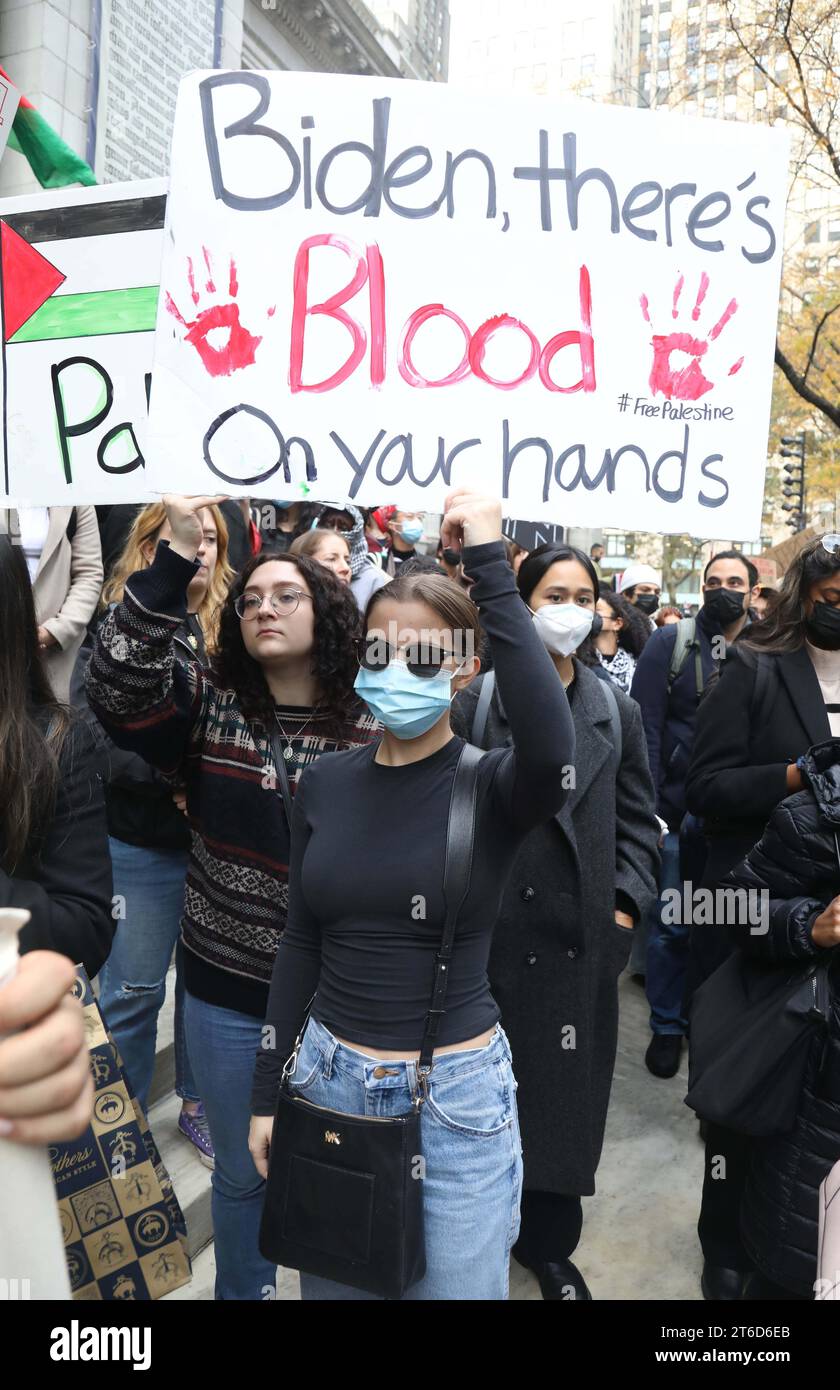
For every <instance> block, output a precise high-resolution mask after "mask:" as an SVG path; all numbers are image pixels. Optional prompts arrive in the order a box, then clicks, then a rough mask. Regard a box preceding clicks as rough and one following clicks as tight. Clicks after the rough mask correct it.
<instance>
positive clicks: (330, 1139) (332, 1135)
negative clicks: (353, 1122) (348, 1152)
mask: <svg viewBox="0 0 840 1390" xmlns="http://www.w3.org/2000/svg"><path fill="white" fill-rule="evenodd" d="M324 1142H325V1143H326V1144H340V1143H341V1135H340V1134H339V1132H338V1130H337V1129H325V1130H324Z"/></svg>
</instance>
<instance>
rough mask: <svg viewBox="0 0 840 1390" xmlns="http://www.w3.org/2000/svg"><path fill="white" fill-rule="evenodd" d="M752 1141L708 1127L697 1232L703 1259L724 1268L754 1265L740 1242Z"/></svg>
mask: <svg viewBox="0 0 840 1390" xmlns="http://www.w3.org/2000/svg"><path fill="white" fill-rule="evenodd" d="M751 1142H752V1141H751V1140H750V1138H749V1136H748V1135H746V1134H736V1133H735V1132H734V1130H731V1129H724V1128H723V1127H722V1126H721V1125H713V1124H710V1125H709V1126H708V1128H707V1130H706V1172H705V1176H704V1178H703V1200H702V1203H701V1205H700V1220H699V1221H698V1223H697V1233H698V1235H699V1237H700V1244H701V1246H702V1247H703V1256H704V1258H705V1259H707V1260H708V1261H709V1263H710V1264H713V1265H722V1266H723V1267H724V1268H725V1269H741V1270H744V1271H746V1270H749V1269H751V1268H752V1264H751V1262H750V1259H749V1257H748V1255H747V1252H746V1251H745V1249H744V1247H743V1244H742V1242H741V1198H742V1196H743V1193H744V1186H745V1184H746V1181H747V1172H748V1170H749V1161H750V1145H751ZM721 1160H723V1162H721ZM716 1173H717V1174H718V1176H715V1174H716ZM721 1174H723V1175H721Z"/></svg>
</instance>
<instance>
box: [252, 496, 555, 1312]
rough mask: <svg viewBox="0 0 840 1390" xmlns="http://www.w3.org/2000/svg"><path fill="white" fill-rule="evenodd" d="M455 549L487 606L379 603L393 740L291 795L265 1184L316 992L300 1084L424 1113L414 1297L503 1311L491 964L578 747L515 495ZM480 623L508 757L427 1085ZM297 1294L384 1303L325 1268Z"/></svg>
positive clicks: (393, 589) (444, 600)
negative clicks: (457, 715) (518, 536)
mask: <svg viewBox="0 0 840 1390" xmlns="http://www.w3.org/2000/svg"><path fill="white" fill-rule="evenodd" d="M441 536H442V539H443V543H444V545H445V546H455V547H456V548H458V549H459V550H461V549H462V547H463V563H464V569H465V571H466V573H467V574H468V575H469V576H470V577H471V578H472V579H473V581H474V584H473V589H472V598H473V599H474V600H475V602H473V601H472V600H471V599H470V598H468V597H467V595H466V594H465V593H464V591H463V589H462V588H461V587H460V586H458V585H457V584H454V583H453V582H452V581H451V580H449V579H447V578H446V577H445V576H443V575H426V574H415V575H406V576H405V577H401V576H399V575H398V576H397V577H396V579H395V580H394V581H393V583H392V584H389V585H387V587H386V588H384V589H381V590H380V591H379V592H378V593H377V594H376V595H374V597H373V599H372V600H371V602H370V604H369V606H368V612H367V632H366V636H365V638H364V641H363V643H362V646H361V649H360V669H359V675H358V678H357V680H356V690H357V691H358V693H359V694H360V695H361V696H362V698H363V699H364V700H365V701H366V703H367V705H368V707H369V709H370V710H371V712H372V713H373V714H375V715H376V717H377V718H378V719H379V720H380V721H381V722H382V724H383V725H384V728H385V732H384V734H383V735H382V738H381V740H380V741H379V742H378V743H377V744H376V745H374V746H372V747H371V748H369V749H367V750H364V751H361V750H360V751H358V752H356V751H353V752H351V753H348V754H346V755H345V754H342V755H341V757H338V758H331V759H327V760H325V761H324V762H322V763H321V764H320V765H318V766H317V767H314V768H312V769H311V770H309V771H308V772H307V774H306V776H305V777H304V779H303V781H302V783H301V786H300V788H299V790H298V794H297V797H296V799H295V807H294V820H293V826H292V855H291V864H290V900H289V923H288V926H287V928H286V931H285V933H284V935H283V939H282V942H281V945H280V950H279V952H278V957H277V961H276V964H275V970H274V976H273V980H272V987H271V995H270V999H269V1007H268V1014H267V1016H266V1023H267V1026H270V1027H271V1029H272V1030H273V1037H274V1038H275V1046H274V1047H273V1048H272V1050H271V1051H260V1052H259V1054H258V1058H257V1066H256V1072H255V1078H254V1092H253V1113H254V1118H253V1120H252V1123H251V1152H252V1154H253V1156H254V1161H255V1163H256V1165H257V1168H258V1170H259V1172H260V1173H261V1174H265V1173H266V1171H267V1164H268V1154H269V1148H270V1142H271V1133H272V1128H273V1123H274V1122H273V1119H272V1118H271V1117H272V1116H273V1115H274V1112H275V1107H276V1102H277V1094H278V1088H279V1084H280V1074H281V1071H282V1068H283V1064H284V1062H285V1061H286V1059H287V1058H288V1057H289V1056H290V1054H291V1053H292V1050H293V1046H294V1041H295V1037H296V1035H297V1033H298V1031H299V1030H300V1028H301V1024H302V1022H303V1020H304V1017H305V1015H306V1008H307V1004H308V1003H309V1001H310V1000H311V999H313V996H314V999H313V1002H312V1008H311V1013H310V1016H309V1021H308V1023H307V1025H306V1030H305V1033H304V1036H303V1042H302V1046H301V1050H300V1053H299V1055H298V1057H297V1064H296V1069H295V1073H294V1081H293V1083H292V1088H293V1090H294V1091H295V1092H296V1093H298V1094H300V1095H301V1096H303V1097H304V1098H305V1099H307V1100H309V1101H312V1102H313V1103H314V1104H315V1105H323V1106H328V1107H330V1108H332V1109H335V1110H339V1111H344V1112H349V1113H351V1114H362V1115H363V1114H376V1115H382V1116H390V1115H398V1114H404V1113H406V1112H407V1111H408V1110H409V1109H410V1107H411V1105H412V1103H417V1104H419V1105H420V1107H421V1109H420V1113H421V1132H422V1146H423V1147H422V1153H423V1160H424V1165H425V1174H426V1180H425V1181H424V1183H423V1194H424V1213H423V1217H424V1225H425V1244H426V1265H427V1270H426V1274H425V1276H424V1277H423V1279H421V1280H420V1281H419V1283H416V1284H415V1285H413V1286H412V1287H411V1288H410V1289H409V1290H408V1293H407V1294H406V1297H407V1298H408V1299H410V1300H432V1299H503V1298H505V1297H506V1296H507V1285H508V1255H509V1251H510V1247H511V1244H512V1242H513V1241H514V1240H515V1239H516V1233H517V1229H518V1225H519V1201H520V1187H521V1173H522V1168H521V1148H520V1140H519V1131H518V1126H517V1117H516V1101H515V1089H516V1082H515V1081H514V1078H513V1073H512V1070H511V1054H510V1049H509V1046H508V1042H507V1039H506V1037H505V1034H504V1033H503V1032H502V1030H501V1028H500V1027H499V1008H498V1005H497V1003H496V1001H495V1000H494V998H493V995H492V993H491V991H490V988H489V986H488V983H487V956H488V952H489V948H490V938H491V934H492V930H493V924H494V922H495V920H496V915H497V911H498V907H499V901H500V898H501V895H502V892H503V889H504V885H505V880H506V878H507V875H508V872H509V869H510V867H511V865H512V863H513V860H514V857H515V854H516V850H517V847H518V845H519V844H520V843H521V841H522V840H523V838H524V837H525V836H526V835H527V834H528V832H529V831H530V830H531V829H532V828H533V827H534V826H535V825H537V824H540V823H541V822H543V821H544V820H546V819H548V818H549V817H550V816H551V815H553V814H554V813H555V812H556V811H558V810H559V809H560V808H561V806H562V805H563V802H564V799H565V796H566V792H565V790H564V784H565V785H568V776H569V771H570V766H571V764H572V762H573V757H574V739H573V736H572V726H571V718H570V715H569V707H568V702H567V700H566V696H565V694H564V691H563V685H562V683H561V682H560V681H558V680H557V677H556V672H555V669H554V666H553V665H552V661H551V658H550V657H549V655H548V654H547V652H546V650H545V647H544V645H543V643H542V641H541V640H540V637H539V635H538V633H537V631H536V629H535V627H534V625H533V623H532V622H531V618H530V615H529V613H528V610H527V608H526V607H525V605H524V604H523V603H522V601H521V599H520V598H519V596H518V594H517V592H516V583H515V580H514V576H513V572H512V570H511V568H510V566H509V564H508V562H507V557H506V554H505V548H504V542H503V540H502V529H501V508H500V505H499V503H498V502H497V501H495V500H492V499H488V498H484V497H479V496H476V495H475V494H472V493H469V492H456V493H452V494H451V495H450V496H449V498H448V499H447V502H446V513H445V516H444V522H443V528H442V532H441ZM476 605H477V607H476ZM479 612H480V614H481V620H482V624H483V626H484V629H485V632H486V633H487V636H488V638H489V641H490V643H491V646H492V649H493V657H494V662H495V668H496V678H497V680H498V685H499V689H500V690H501V691H502V693H503V697H504V700H505V704H506V707H507V708H508V711H509V715H510V726H511V734H512V747H510V748H498V749H495V750H493V751H491V752H489V753H488V754H487V755H486V756H485V758H484V759H483V760H482V762H481V764H480V767H479V771H478V792H477V803H476V832H475V844H474V855H473V862H472V873H471V878H470V887H469V891H468V893H467V895H466V898H465V899H464V903H463V905H462V907H461V910H460V913H459V916H458V923H457V931H456V936H455V948H454V954H453V957H452V961H451V965H450V968H449V971H450V979H449V986H448V992H447V995H446V1000H445V1005H446V1008H445V1013H444V1016H443V1019H442V1021H441V1023H440V1028H439V1032H438V1034H437V1039H438V1045H437V1047H436V1048H435V1051H434V1055H433V1065H432V1069H431V1072H430V1074H429V1076H428V1085H427V1087H426V1088H421V1089H418V1082H417V1068H416V1062H417V1059H418V1058H419V1055H420V1054H419V1050H420V1043H421V1040H422V1038H423V1035H424V1031H425V1022H426V1016H427V1012H428V1008H429V998H430V990H431V985H432V981H433V979H434V975H435V956H436V953H437V951H438V948H439V946H440V941H441V934H442V928H443V920H444V895H443V880H444V863H445V857H446V848H447V821H448V811H449V803H450V798H451V794H452V786H453V780H454V776H455V770H456V767H457V764H458V760H459V758H460V754H461V749H462V747H463V740H462V739H460V738H458V737H457V736H456V735H455V734H453V731H452V727H451V724H450V707H451V703H452V699H453V697H454V696H455V694H456V692H457V691H459V690H463V689H464V688H465V687H466V686H467V685H469V683H470V681H471V680H472V679H473V678H474V676H475V675H476V673H477V670H478V665H479V663H478V660H477V659H476V656H475V654H474V653H475V650H476V647H477V642H478V636H479V626H478V614H479ZM301 1292H302V1296H303V1297H304V1298H305V1299H331V1298H340V1299H345V1298H346V1299H364V1298H370V1297H371V1295H368V1294H363V1293H361V1292H359V1291H358V1290H355V1289H350V1288H348V1287H346V1286H344V1285H340V1284H336V1283H333V1282H331V1281H329V1280H325V1279H321V1278H316V1277H314V1276H312V1275H307V1274H303V1275H301Z"/></svg>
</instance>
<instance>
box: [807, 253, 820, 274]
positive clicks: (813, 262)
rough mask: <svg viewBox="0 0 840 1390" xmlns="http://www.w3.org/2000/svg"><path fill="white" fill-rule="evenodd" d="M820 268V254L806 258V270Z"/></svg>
mask: <svg viewBox="0 0 840 1390" xmlns="http://www.w3.org/2000/svg"><path fill="white" fill-rule="evenodd" d="M819 268H820V258H819V256H808V257H807V258H806V260H805V269H806V270H810V271H815V270H819Z"/></svg>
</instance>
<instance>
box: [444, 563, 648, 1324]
mask: <svg viewBox="0 0 840 1390" xmlns="http://www.w3.org/2000/svg"><path fill="white" fill-rule="evenodd" d="M517 588H518V589H519V594H520V597H521V598H522V599H523V600H524V602H525V603H526V604H527V605H528V608H529V609H530V611H531V613H532V614H533V627H534V631H535V632H536V633H537V634H538V635H539V637H540V639H541V641H542V644H543V646H544V647H545V648H546V650H547V651H548V653H549V655H550V657H551V659H552V662H553V664H554V669H555V671H556V673H557V679H558V681H559V682H562V684H563V685H564V686H565V689H566V695H567V697H568V700H569V709H570V710H571V714H572V720H573V722H574V727H575V738H576V744H575V760H574V767H573V768H570V769H569V797H568V800H567V801H566V803H565V805H564V806H563V808H562V810H561V811H560V812H559V813H557V814H555V815H553V816H547V817H544V818H543V820H542V821H541V823H540V824H539V825H537V826H536V827H535V828H534V829H533V830H532V831H531V833H530V834H529V835H528V837H527V838H526V840H525V842H524V843H523V844H522V845H521V846H520V848H519V851H518V854H517V857H516V860H515V861H514V866H513V871H512V873H511V876H510V879H509V881H508V885H507V888H506V889H505V892H504V895H503V898H502V904H501V910H500V913H499V918H498V922H497V924H496V931H495V935H494V939H493V944H492V946H491V951H490V961H489V966H488V975H489V979H490V987H491V990H492V991H493V993H494V997H495V998H497V999H498V1000H499V1004H500V1007H501V1009H502V1014H503V1017H504V1020H505V1023H504V1026H505V1029H506V1030H507V1032H508V1034H509V1036H510V1040H511V1046H512V1049H513V1053H514V1056H515V1057H516V1058H517V1072H516V1075H517V1079H518V1081H519V1090H518V1093H517V1095H518V1100H519V1114H520V1121H521V1124H522V1139H523V1149H524V1153H525V1174H524V1195H523V1201H522V1224H521V1229H520V1234H519V1239H518V1241H517V1243H516V1245H515V1246H514V1249H513V1254H514V1257H515V1258H516V1259H517V1260H518V1261H519V1263H520V1264H523V1265H525V1266H526V1267H527V1268H529V1269H531V1270H533V1272H534V1273H535V1274H536V1276H537V1279H538V1281H539V1285H540V1289H541V1291H542V1295H543V1297H544V1298H545V1299H567V1298H568V1297H569V1290H570V1289H571V1290H572V1291H573V1297H575V1298H581V1299H588V1298H590V1297H591V1295H590V1293H589V1290H588V1288H587V1284H586V1280H585V1277H584V1274H583V1273H582V1272H581V1271H580V1269H578V1268H577V1266H576V1265H575V1264H574V1263H573V1256H574V1252H575V1249H576V1247H577V1244H578V1241H579V1239H580V1234H581V1228H582V1223H583V1206H584V1204H583V1202H582V1200H581V1199H582V1198H583V1197H586V1196H590V1195H591V1194H592V1193H594V1191H595V1173H596V1170H597V1167H598V1160H599V1158H600V1154H601V1145H602V1143H603V1138H604V1124H605V1121H606V1115H607V1103H608V1100H609V1094H610V1085H611V1082H612V1074H613V1066H614V1063H615V1051H616V1040H617V1034H618V977H619V975H620V973H621V971H622V970H623V968H624V966H625V964H626V962H627V958H628V956H629V954H630V947H631V945H632V942H633V929H634V927H635V924H636V922H638V921H639V920H640V919H641V918H642V917H643V916H644V914H645V912H646V911H647V907H648V904H649V903H650V902H651V901H652V899H653V896H654V893H655V887H656V865H657V857H658V856H657V850H656V846H657V840H658V838H659V825H658V823H657V820H656V817H655V815H654V796H653V786H652V783H651V777H650V772H649V770H648V763H647V749H646V745H645V740H644V733H643V730H642V721H641V714H640V711H639V707H638V705H637V704H636V703H635V702H634V701H633V700H631V699H630V698H629V696H627V695H625V694H624V693H623V691H621V690H620V689H618V688H617V687H616V686H614V685H613V684H612V682H611V681H610V680H609V678H608V677H607V676H606V673H604V672H603V671H602V670H601V668H600V666H599V665H598V664H597V658H596V657H595V655H594V653H593V652H592V649H591V643H590V642H588V641H587V638H588V637H590V636H591V635H593V634H595V633H596V630H597V629H598V628H600V623H601V619H600V616H599V615H598V614H596V611H595V605H596V601H597V598H598V576H597V574H596V572H595V570H594V568H593V566H592V564H591V562H590V561H589V559H588V558H587V556H585V555H584V554H582V552H581V551H579V550H575V549H573V548H572V547H571V546H567V545H557V544H551V545H543V546H539V547H538V548H537V549H536V550H534V551H532V552H531V554H530V555H529V556H528V557H527V559H525V560H523V562H522V565H521V566H520V569H519V573H518V575H517ZM581 644H583V646H581ZM488 683H490V685H491V688H492V694H490V695H489V698H488V692H487V689H486V686H487V684H488ZM501 694H502V698H501V699H500V698H499V689H498V688H497V687H495V682H494V673H493V672H492V671H491V672H489V673H488V674H487V675H485V676H483V677H480V678H479V679H478V680H475V681H473V683H472V684H471V685H470V686H469V687H468V688H467V689H465V690H462V691H459V693H458V695H457V696H456V698H455V706H454V711H453V718H454V720H455V722H456V723H457V724H458V728H459V732H463V733H464V736H465V737H467V738H469V739H470V741H471V742H472V743H474V744H477V745H478V746H480V747H483V748H499V747H505V746H506V745H507V744H508V743H509V741H510V736H511V735H510V726H509V723H508V711H507V710H506V709H505V694H504V691H502V692H501ZM544 737H545V743H546V747H545V755H546V757H548V756H550V751H551V750H550V749H549V747H548V746H547V743H548V733H547V731H546V734H545V736H544ZM571 1039H573V1040H574V1041H573V1042H572V1043H571V1045H570V1040H571Z"/></svg>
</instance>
